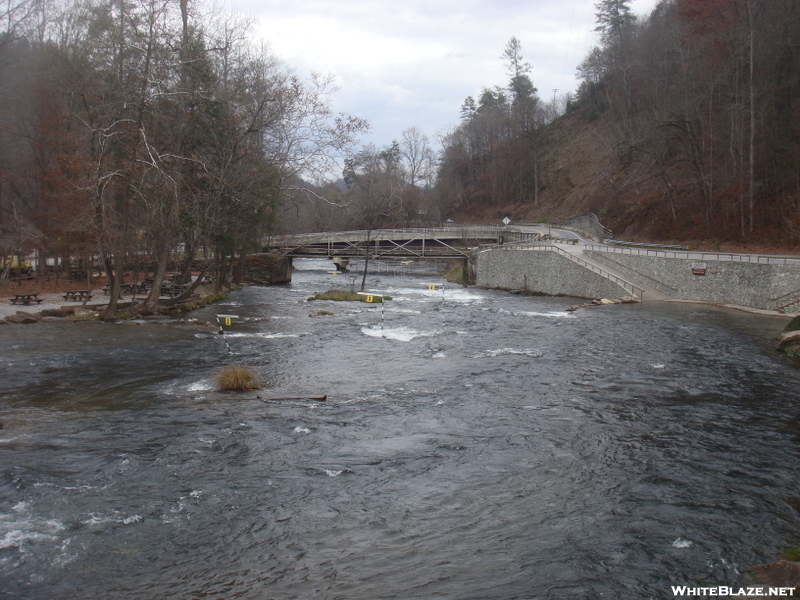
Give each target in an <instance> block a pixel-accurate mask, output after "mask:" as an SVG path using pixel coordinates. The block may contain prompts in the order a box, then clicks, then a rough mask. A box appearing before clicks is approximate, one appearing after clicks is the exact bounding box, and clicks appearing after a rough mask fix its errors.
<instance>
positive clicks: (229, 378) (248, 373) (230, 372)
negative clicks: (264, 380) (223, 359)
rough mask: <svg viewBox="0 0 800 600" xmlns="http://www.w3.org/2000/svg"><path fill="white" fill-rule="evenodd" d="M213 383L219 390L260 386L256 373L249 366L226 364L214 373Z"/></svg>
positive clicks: (253, 388) (247, 388)
mask: <svg viewBox="0 0 800 600" xmlns="http://www.w3.org/2000/svg"><path fill="white" fill-rule="evenodd" d="M214 383H215V384H216V386H217V389H218V390H220V391H221V392H226V391H230V390H239V391H245V390H257V389H258V388H260V387H261V384H260V382H259V381H258V375H256V374H255V372H254V371H253V370H252V369H251V368H250V367H242V366H237V365H228V366H226V367H222V368H221V369H220V370H219V371H217V374H216V375H214Z"/></svg>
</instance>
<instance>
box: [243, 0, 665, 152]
mask: <svg viewBox="0 0 800 600" xmlns="http://www.w3.org/2000/svg"><path fill="white" fill-rule="evenodd" d="M656 2H657V0H632V1H631V8H632V10H633V12H634V13H636V14H637V15H646V14H648V13H649V12H650V11H651V10H652V8H653V7H654V6H655V4H656ZM594 4H595V0H527V1H525V0H392V1H389V0H250V1H248V0H244V5H243V6H242V9H243V11H244V12H246V13H250V14H252V15H253V16H255V17H256V18H257V19H258V22H259V24H258V27H257V32H258V35H259V36H260V37H262V38H263V39H264V40H265V41H267V42H269V44H270V45H271V47H272V49H273V51H274V52H275V54H277V55H278V56H279V57H281V58H282V59H283V60H284V61H285V62H286V63H287V64H288V65H290V66H291V67H292V68H293V69H295V70H296V72H297V73H298V74H300V75H303V76H306V75H308V74H309V73H310V72H311V71H316V72H319V73H331V74H333V75H334V76H335V78H336V83H337V86H338V87H339V91H338V92H337V93H336V94H335V96H334V107H335V108H336V109H337V110H340V111H344V112H347V113H349V114H352V115H355V116H358V117H361V118H364V119H367V120H368V121H369V122H370V123H371V126H372V131H371V133H370V134H368V135H367V136H366V137H365V138H364V143H367V142H372V143H374V144H376V145H377V146H379V147H383V146H386V145H388V144H389V143H391V141H392V140H393V139H400V137H401V133H402V131H403V130H404V129H407V128H409V127H418V128H419V129H421V130H422V131H423V132H425V133H426V134H427V135H428V136H429V137H430V138H431V142H432V143H434V142H435V140H436V137H437V135H438V134H440V133H441V132H443V131H445V130H447V128H450V127H453V126H454V125H457V124H458V119H459V110H460V108H461V105H462V104H463V102H464V99H465V98H466V97H467V96H470V95H471V96H475V97H477V96H478V95H479V94H480V91H481V89H482V88H483V87H493V86H495V85H499V86H505V85H506V84H507V82H508V75H507V71H506V66H505V64H504V62H503V60H502V59H501V58H500V56H501V55H502V53H503V50H504V48H505V46H506V44H507V42H508V40H509V39H510V38H511V37H512V36H516V37H517V38H518V39H519V40H520V42H521V44H522V53H523V56H524V59H525V60H526V61H527V62H529V63H530V64H531V67H532V70H531V73H530V76H531V79H532V80H533V83H534V85H535V86H536V87H537V88H538V89H539V96H540V97H542V98H543V99H545V100H548V101H549V100H551V99H552V97H553V93H554V92H553V90H555V89H557V90H558V94H563V93H565V92H567V91H574V90H575V88H576V85H577V84H576V81H575V79H574V73H575V67H576V65H578V64H579V63H580V62H581V60H582V59H583V57H584V56H585V55H586V53H587V52H588V50H589V49H590V48H591V47H592V46H593V45H594V44H595V43H596V37H595V33H594V31H593V30H594V26H595V23H594Z"/></svg>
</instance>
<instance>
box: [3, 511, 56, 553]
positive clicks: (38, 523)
mask: <svg viewBox="0 0 800 600" xmlns="http://www.w3.org/2000/svg"><path fill="white" fill-rule="evenodd" d="M28 511H29V505H28V503H27V502H19V503H17V504H16V505H15V506H14V507H13V508H12V509H11V512H10V513H6V514H0V536H2V537H0V549H6V548H22V547H23V546H24V545H25V544H26V543H27V542H41V541H58V540H59V537H58V535H57V534H58V533H60V532H61V531H63V530H64V524H63V523H62V522H61V521H59V520H57V519H46V518H44V517H34V516H31V515H30V514H29V512H28Z"/></svg>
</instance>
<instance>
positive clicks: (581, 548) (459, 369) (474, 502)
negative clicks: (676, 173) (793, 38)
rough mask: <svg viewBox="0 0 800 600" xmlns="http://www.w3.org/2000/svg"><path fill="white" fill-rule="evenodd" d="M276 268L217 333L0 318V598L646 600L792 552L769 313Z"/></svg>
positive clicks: (791, 410)
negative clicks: (242, 370)
mask: <svg viewBox="0 0 800 600" xmlns="http://www.w3.org/2000/svg"><path fill="white" fill-rule="evenodd" d="M296 266H297V270H296V271H295V273H294V277H293V279H294V280H293V283H292V284H291V285H288V286H280V287H272V288H256V287H252V288H247V289H244V290H242V291H239V292H235V293H233V294H232V295H231V296H230V298H229V299H228V300H227V301H225V302H223V303H221V304H218V305H215V306H211V307H207V308H205V309H203V310H202V311H198V312H196V313H194V314H193V315H191V316H195V317H198V318H200V319H202V320H213V319H214V318H215V315H216V314H220V313H224V314H233V315H237V316H238V317H239V320H238V322H236V323H234V324H233V325H231V326H230V327H228V328H227V333H226V334H225V336H221V335H219V334H218V333H213V332H210V331H208V330H204V329H201V328H195V327H193V326H187V325H181V324H177V323H132V322H126V323H119V324H103V323H97V322H83V323H71V322H70V323H56V322H48V323H39V324H38V325H30V326H21V325H16V326H7V327H2V328H0V349H1V350H2V351H1V352H0V421H2V422H3V423H4V428H3V429H2V430H0V597H3V598H25V599H48V600H50V599H60V598H65V599H66V598H69V599H72V598H75V599H82V600H85V599H104V600H106V599H153V598H187V599H188V598H215V599H223V598H225V599H227V598H247V599H268V598H269V599H288V598H299V599H311V598H315V599H316V598H321V599H348V600H350V599H377V598H387V599H388V598H400V599H404V598H420V599H494V600H509V599H524V598H553V599H561V598H565V599H566V598H575V599H579V598H580V599H589V598H613V599H623V600H624V599H629V598H630V599H639V598H672V597H673V596H672V593H671V591H670V590H671V586H672V585H734V584H736V583H737V582H739V581H740V580H741V577H742V573H743V571H744V570H745V569H746V568H748V567H750V566H753V565H755V564H759V563H764V562H770V561H772V560H775V559H776V558H777V557H778V556H779V555H780V553H781V552H782V550H783V549H784V548H785V547H787V546H791V545H795V544H797V543H798V542H800V516H799V515H798V509H800V483H799V482H798V471H799V470H800V469H799V468H798V465H799V464H800V462H799V461H798V453H799V452H798V451H799V450H800V388H798V380H799V379H800V378H799V377H798V370H797V369H796V367H795V366H793V365H792V364H791V363H790V362H788V361H787V360H785V359H782V358H780V357H779V356H778V355H777V354H776V353H775V352H774V351H773V350H772V337H773V336H774V335H775V334H776V332H777V331H778V330H779V329H780V328H781V327H782V326H783V325H784V324H785V319H773V318H769V317H761V316H752V315H747V314H744V313H738V312H733V311H726V310H722V309H717V308H713V307H701V306H697V305H673V304H670V305H647V304H646V305H620V306H609V307H593V308H586V309H581V310H579V311H576V312H574V313H569V312H567V311H565V309H566V308H567V307H568V306H570V305H571V304H575V303H577V302H578V301H576V300H575V299H568V298H541V297H526V296H515V295H510V294H507V293H504V292H500V291H492V290H480V289H475V288H464V287H460V286H454V285H450V284H448V285H445V287H444V289H437V290H429V289H428V286H429V285H433V284H441V283H442V282H443V280H442V278H441V277H440V276H439V275H438V274H437V272H436V270H435V267H434V266H432V265H416V266H413V267H410V268H409V269H408V271H403V270H401V267H399V266H396V267H391V268H388V269H387V268H386V267H384V272H383V273H377V274H373V275H371V276H370V278H369V282H368V286H369V288H370V289H371V290H374V291H377V292H383V293H387V294H389V295H391V296H392V297H393V300H392V301H391V302H388V303H386V304H385V305H384V306H383V307H382V306H381V305H380V304H366V303H364V304H361V303H358V304H354V303H335V302H327V301H315V302H307V301H306V299H307V298H308V297H309V296H310V295H312V294H313V293H314V292H317V291H324V290H325V289H328V288H331V287H347V286H349V285H350V278H351V276H348V275H338V276H334V275H332V274H331V273H329V271H330V266H331V265H330V263H329V262H327V261H324V260H297V261H296ZM323 311H327V312H331V313H334V314H332V315H326V314H319V313H320V312H323ZM228 347H230V351H229V349H228ZM229 363H236V364H245V365H249V366H251V367H253V368H254V369H255V370H257V371H258V373H259V374H260V376H261V377H262V379H263V381H264V382H265V387H264V388H263V389H261V390H259V391H258V392H252V393H249V392H248V393H244V394H237V393H221V392H217V391H215V390H213V389H212V386H211V383H210V378H211V375H212V374H213V372H214V370H215V369H216V368H217V367H218V366H220V365H224V364H229ZM323 394H327V402H320V401H313V400H305V399H294V400H276V398H285V397H302V396H321V395H323Z"/></svg>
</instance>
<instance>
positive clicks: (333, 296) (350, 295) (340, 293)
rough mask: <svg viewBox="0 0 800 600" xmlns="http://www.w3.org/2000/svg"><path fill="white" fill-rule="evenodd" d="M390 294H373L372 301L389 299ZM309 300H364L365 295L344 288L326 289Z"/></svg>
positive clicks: (365, 298) (365, 299)
mask: <svg viewBox="0 0 800 600" xmlns="http://www.w3.org/2000/svg"><path fill="white" fill-rule="evenodd" d="M391 299H392V297H391V296H379V295H377V294H374V295H373V301H374V302H383V301H384V300H391ZM309 300H336V301H337V302H366V301H367V296H365V295H363V294H358V293H356V292H346V291H344V290H328V291H327V292H317V293H316V294H314V295H313V296H312V297H311V298H309Z"/></svg>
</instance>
